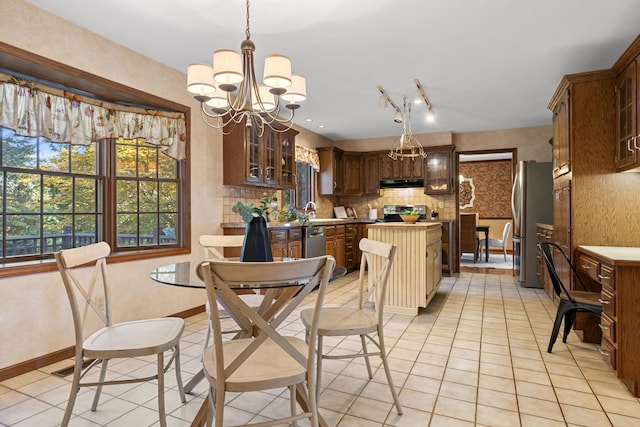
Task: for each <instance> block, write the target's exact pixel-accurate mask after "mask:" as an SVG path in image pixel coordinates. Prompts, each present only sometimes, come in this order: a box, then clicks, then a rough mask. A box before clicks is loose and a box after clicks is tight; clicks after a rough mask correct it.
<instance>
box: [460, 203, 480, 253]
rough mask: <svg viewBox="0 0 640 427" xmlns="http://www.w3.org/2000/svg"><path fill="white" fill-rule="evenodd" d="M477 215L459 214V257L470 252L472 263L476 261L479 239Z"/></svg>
mask: <svg viewBox="0 0 640 427" xmlns="http://www.w3.org/2000/svg"><path fill="white" fill-rule="evenodd" d="M478 219H479V214H477V213H461V214H460V255H462V254H463V253H468V252H471V253H472V254H473V262H476V261H477V260H478V249H479V246H480V239H479V237H478V230H477V229H476V227H477V226H478Z"/></svg>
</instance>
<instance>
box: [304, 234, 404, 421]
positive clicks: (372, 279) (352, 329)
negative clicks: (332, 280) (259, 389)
mask: <svg viewBox="0 0 640 427" xmlns="http://www.w3.org/2000/svg"><path fill="white" fill-rule="evenodd" d="M360 250H361V251H362V258H361V261H360V275H359V288H358V290H359V298H358V307H322V311H321V313H320V320H319V322H318V339H317V343H318V345H317V347H318V348H317V351H316V358H317V361H316V370H317V383H316V387H317V390H316V395H317V396H320V385H321V383H320V380H321V374H322V359H353V358H357V357H364V360H365V363H366V366H367V372H368V374H369V379H371V378H373V373H372V372H371V364H370V363H369V356H379V357H380V358H381V359H382V365H383V367H384V372H385V374H386V376H387V383H388V384H389V389H390V390H391V395H392V397H393V401H394V403H395V405H396V410H397V411H398V415H402V406H400V400H399V399H398V394H397V393H396V389H395V387H394V385H393V379H392V378H391V370H390V369H389V362H388V361H387V350H386V348H385V344H384V324H383V321H384V300H385V294H386V290H387V282H388V278H389V271H390V270H391V264H392V263H393V259H394V257H395V254H396V246H395V245H393V244H390V243H383V242H378V241H375V240H371V239H366V238H365V239H361V240H360ZM367 270H368V273H366V274H365V272H366V271H367ZM365 277H366V280H365ZM369 300H373V310H369V309H367V307H365V305H366V304H367V302H368V301H369ZM316 314H317V313H316V312H314V311H313V310H311V309H305V310H302V312H301V313H300V317H301V319H302V323H303V324H304V326H305V328H306V331H307V334H309V333H310V331H311V327H312V325H313V320H314V319H315V316H316ZM376 335H377V339H376ZM347 336H360V343H361V345H362V351H359V352H357V353H343V354H326V353H324V351H323V350H324V349H323V347H322V345H323V344H322V340H323V338H324V337H347ZM367 340H368V341H369V342H371V343H372V344H373V345H375V347H377V351H369V350H368V349H367Z"/></svg>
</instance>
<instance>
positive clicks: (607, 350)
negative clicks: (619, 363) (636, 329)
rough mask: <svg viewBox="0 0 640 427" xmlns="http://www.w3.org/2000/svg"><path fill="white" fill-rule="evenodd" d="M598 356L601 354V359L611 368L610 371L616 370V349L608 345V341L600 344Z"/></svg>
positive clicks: (610, 344) (604, 340)
mask: <svg viewBox="0 0 640 427" xmlns="http://www.w3.org/2000/svg"><path fill="white" fill-rule="evenodd" d="M600 354H602V358H603V359H604V361H605V362H607V365H609V366H610V367H611V369H614V370H615V369H616V347H615V346H614V345H613V344H612V343H610V342H609V341H608V340H606V339H604V338H603V340H602V343H601V344H600Z"/></svg>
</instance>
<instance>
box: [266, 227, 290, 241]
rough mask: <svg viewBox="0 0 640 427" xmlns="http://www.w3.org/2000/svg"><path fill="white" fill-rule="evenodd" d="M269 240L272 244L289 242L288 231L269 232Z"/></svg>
mask: <svg viewBox="0 0 640 427" xmlns="http://www.w3.org/2000/svg"><path fill="white" fill-rule="evenodd" d="M269 239H270V240H271V242H272V243H273V242H280V241H283V240H287V230H269Z"/></svg>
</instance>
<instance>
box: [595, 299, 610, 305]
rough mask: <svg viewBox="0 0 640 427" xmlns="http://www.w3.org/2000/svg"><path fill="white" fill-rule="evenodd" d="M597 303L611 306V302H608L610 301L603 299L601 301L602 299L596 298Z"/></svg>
mask: <svg viewBox="0 0 640 427" xmlns="http://www.w3.org/2000/svg"><path fill="white" fill-rule="evenodd" d="M598 302H599V303H600V304H602V305H607V304H611V301H610V300H605V299H602V298H598Z"/></svg>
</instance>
